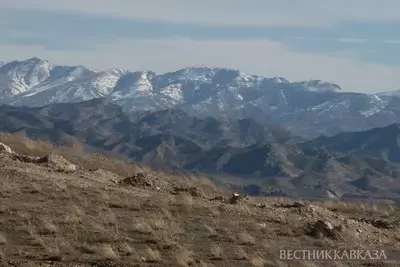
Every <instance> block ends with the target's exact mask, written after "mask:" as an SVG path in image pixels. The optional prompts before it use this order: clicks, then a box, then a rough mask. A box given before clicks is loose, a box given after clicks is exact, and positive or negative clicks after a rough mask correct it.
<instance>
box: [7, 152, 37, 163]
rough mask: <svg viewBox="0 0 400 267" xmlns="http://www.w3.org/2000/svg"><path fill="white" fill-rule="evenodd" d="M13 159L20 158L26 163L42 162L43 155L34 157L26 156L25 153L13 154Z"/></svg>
mask: <svg viewBox="0 0 400 267" xmlns="http://www.w3.org/2000/svg"><path fill="white" fill-rule="evenodd" d="M12 159H13V160H18V161H21V162H25V163H36V164H39V163H41V157H32V156H25V155H17V154H14V155H12Z"/></svg>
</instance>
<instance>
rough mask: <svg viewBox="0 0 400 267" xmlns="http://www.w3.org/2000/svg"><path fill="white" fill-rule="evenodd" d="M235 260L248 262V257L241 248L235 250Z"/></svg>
mask: <svg viewBox="0 0 400 267" xmlns="http://www.w3.org/2000/svg"><path fill="white" fill-rule="evenodd" d="M235 259H237V260H248V259H249V255H247V253H246V251H244V249H243V248H241V247H239V248H237V249H236V250H235Z"/></svg>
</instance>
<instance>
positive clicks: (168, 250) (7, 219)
mask: <svg viewBox="0 0 400 267" xmlns="http://www.w3.org/2000/svg"><path fill="white" fill-rule="evenodd" d="M0 137H1V138H0V142H2V143H3V144H5V145H8V146H9V147H10V149H11V150H12V151H10V149H6V147H5V146H1V147H2V148H3V149H2V150H1V151H2V152H1V154H0V259H1V262H2V266H81V267H83V266H203V267H206V266H271V267H272V266H335V267H339V266H399V264H400V262H383V261H374V262H367V261H365V260H364V261H350V262H344V261H333V260H332V261H325V262H311V261H293V260H292V261H286V260H282V259H280V258H279V250H281V249H298V248H301V249H334V248H336V249H357V248H375V249H378V248H383V249H385V251H386V253H388V255H393V254H390V253H393V252H391V251H389V250H390V249H393V248H396V247H397V248H398V247H400V230H399V226H400V221H399V219H400V216H399V212H400V210H399V207H398V206H396V205H395V204H390V203H383V202H367V201H365V202H359V201H358V202H348V203H344V202H334V201H326V202H317V201H314V202H295V200H294V199H284V198H272V197H269V198H263V197H258V198H255V197H244V196H238V195H232V192H230V191H228V190H226V189H223V188H218V187H216V186H215V185H214V184H213V183H212V182H211V181H209V180H207V179H205V178H202V177H201V176H198V175H197V176H196V175H194V174H191V173H187V172H186V173H166V172H159V171H154V170H151V169H149V168H148V167H144V166H140V165H133V164H127V163H124V162H122V161H119V160H117V159H113V158H109V157H105V156H103V155H100V154H85V153H83V152H82V150H81V147H79V146H75V147H71V148H63V147H54V146H52V145H49V144H47V143H43V142H36V141H31V140H28V139H21V138H20V137H17V136H13V135H1V136H0ZM48 154H50V155H51V156H47V155H48ZM71 165H73V166H75V168H72V167H71ZM398 253H399V252H398ZM397 255H400V254H397Z"/></svg>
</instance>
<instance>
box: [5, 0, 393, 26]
mask: <svg viewBox="0 0 400 267" xmlns="http://www.w3.org/2000/svg"><path fill="white" fill-rule="evenodd" d="M7 7H11V8H28V9H29V8H30V9H40V10H48V11H74V12H83V13H91V14H103V15H111V16H118V17H127V18H134V19H137V18H140V19H154V20H160V21H172V22H179V23H193V24H202V25H275V26H276V25H291V26H309V25H313V26H327V25H332V24H334V23H337V22H338V21H340V20H352V19H367V20H378V21H379V20H397V21H400V12H398V10H399V8H400V2H399V1H397V0H380V1H377V0H371V1H366V0H324V1H321V0H302V1H297V0H296V1H294V0H246V1H244V0H202V1H195V0H146V1H143V0H113V1H109V0H68V1H55V0H1V1H0V8H7Z"/></svg>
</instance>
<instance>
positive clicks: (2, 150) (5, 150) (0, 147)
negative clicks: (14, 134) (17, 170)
mask: <svg viewBox="0 0 400 267" xmlns="http://www.w3.org/2000/svg"><path fill="white" fill-rule="evenodd" d="M0 153H7V154H13V153H14V152H13V151H12V149H11V148H10V147H9V146H6V145H5V144H3V143H1V142H0Z"/></svg>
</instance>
